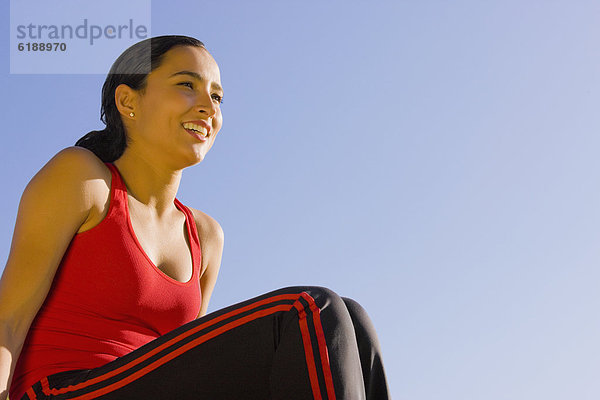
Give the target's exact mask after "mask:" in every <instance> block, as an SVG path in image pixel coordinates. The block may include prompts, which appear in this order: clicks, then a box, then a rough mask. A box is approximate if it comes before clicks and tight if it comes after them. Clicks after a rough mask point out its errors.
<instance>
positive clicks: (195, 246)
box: [174, 198, 202, 277]
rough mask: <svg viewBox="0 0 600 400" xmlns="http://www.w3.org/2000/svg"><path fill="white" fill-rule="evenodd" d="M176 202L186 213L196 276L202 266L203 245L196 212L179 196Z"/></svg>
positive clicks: (194, 274)
mask: <svg viewBox="0 0 600 400" xmlns="http://www.w3.org/2000/svg"><path fill="white" fill-rule="evenodd" d="M174 203H175V206H176V207H177V208H179V209H180V210H181V211H182V212H183V213H184V214H185V222H186V226H187V232H188V237H189V238H190V246H191V250H192V257H193V259H194V271H193V272H192V274H193V276H194V277H197V276H198V273H199V271H200V269H201V268H202V265H201V263H202V247H201V246H200V236H199V235H198V227H197V226H196V220H195V219H194V214H193V213H192V212H191V211H190V209H189V208H187V207H186V206H185V205H183V204H182V203H181V202H180V201H179V200H177V198H175V201H174Z"/></svg>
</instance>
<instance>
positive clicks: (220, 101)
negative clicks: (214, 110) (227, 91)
mask: <svg viewBox="0 0 600 400" xmlns="http://www.w3.org/2000/svg"><path fill="white" fill-rule="evenodd" d="M212 98H213V100H215V101H216V102H217V103H219V104H221V103H223V96H219V95H218V94H216V93H215V94H213V95H212Z"/></svg>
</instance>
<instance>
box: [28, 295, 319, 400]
mask: <svg viewBox="0 0 600 400" xmlns="http://www.w3.org/2000/svg"><path fill="white" fill-rule="evenodd" d="M310 289H311V288H309V287H289V288H284V289H279V290H276V291H273V292H269V293H266V294H264V295H261V296H258V297H255V298H253V299H250V300H247V301H244V302H241V303H238V304H235V305H233V306H230V307H227V308H224V309H221V310H218V311H215V312H213V313H210V314H208V315H206V316H204V317H202V318H199V319H197V320H194V321H192V322H190V323H188V324H185V325H183V326H181V327H179V328H177V329H175V330H174V331H172V332H169V333H168V334H166V335H163V336H161V337H159V338H157V339H155V340H153V341H152V342H150V343H148V344H146V345H144V346H142V347H140V348H139V349H136V350H134V351H133V352H131V353H129V354H127V355H125V356H123V357H120V358H118V359H116V360H114V361H112V362H110V363H108V364H106V365H104V366H101V367H99V368H95V369H92V370H82V371H72V372H67V373H62V374H56V375H52V376H49V377H47V378H45V380H42V381H40V382H38V383H37V384H36V385H34V388H33V389H34V391H35V392H36V393H37V394H38V398H44V397H42V396H46V398H52V399H57V400H58V399H81V400H83V399H95V398H102V399H108V400H124V399H127V400H136V399H149V398H152V399H182V400H184V399H188V398H189V399H202V398H206V399H211V400H217V399H231V398H244V399H266V398H269V397H270V379H271V370H272V364H273V359H274V358H275V357H274V356H275V352H276V350H277V346H278V344H279V340H280V337H279V335H280V332H281V330H282V329H281V328H282V326H284V325H290V324H296V325H298V319H297V313H296V312H294V307H296V308H298V306H297V304H298V303H299V299H300V298H301V297H302V293H305V294H306V291H310ZM289 311H292V313H290V312H289ZM291 315H295V316H296V319H295V321H294V318H292V317H291ZM294 331H297V332H298V333H297V334H292V335H291V340H292V341H297V347H298V348H299V349H304V350H302V351H301V352H298V354H297V356H298V357H297V358H298V360H296V361H295V365H297V369H298V380H299V382H300V383H301V384H300V386H302V387H307V388H310V386H311V382H310V381H309V379H310V378H309V375H310V373H309V371H307V367H306V364H307V363H306V360H305V359H304V355H305V354H306V353H307V352H306V351H305V350H306V343H305V342H306V340H304V343H303V333H304V332H301V329H295V330H294ZM289 340H290V337H286V341H289ZM309 344H310V343H309ZM314 353H315V354H317V355H318V353H319V350H318V349H315V351H314ZM290 362H291V363H294V361H293V360H290Z"/></svg>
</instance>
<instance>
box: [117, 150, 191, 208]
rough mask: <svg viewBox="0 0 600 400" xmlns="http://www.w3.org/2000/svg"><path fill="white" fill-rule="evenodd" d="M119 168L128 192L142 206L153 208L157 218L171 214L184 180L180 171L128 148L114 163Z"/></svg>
mask: <svg viewBox="0 0 600 400" xmlns="http://www.w3.org/2000/svg"><path fill="white" fill-rule="evenodd" d="M113 164H114V165H116V167H117V168H118V169H119V172H120V173H121V176H122V177H123V180H124V182H125V186H126V187H127V192H128V193H129V195H130V196H132V197H134V198H135V199H136V200H137V201H138V202H139V203H141V204H143V205H145V206H147V207H148V208H151V209H153V210H154V211H155V212H156V214H157V216H161V215H163V214H165V213H166V212H169V211H172V210H173V208H174V204H173V201H174V200H175V196H176V195H177V190H178V189H179V182H180V181H181V171H182V170H181V169H174V168H173V167H169V166H167V165H165V164H161V163H160V160H156V159H154V158H152V159H150V157H147V156H146V157H145V156H144V154H141V153H137V152H135V151H132V150H130V149H126V150H125V152H124V153H123V155H122V156H121V157H120V158H119V159H118V160H116V161H115V162H114V163H113Z"/></svg>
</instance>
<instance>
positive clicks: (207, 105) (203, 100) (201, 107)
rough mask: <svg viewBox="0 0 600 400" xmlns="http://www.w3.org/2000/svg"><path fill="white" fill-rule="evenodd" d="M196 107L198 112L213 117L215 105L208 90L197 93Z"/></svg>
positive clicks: (215, 110) (215, 111)
mask: <svg viewBox="0 0 600 400" xmlns="http://www.w3.org/2000/svg"><path fill="white" fill-rule="evenodd" d="M196 109H197V110H198V112H200V113H201V114H205V115H206V116H207V117H209V118H211V117H213V116H214V115H215V114H216V113H217V105H215V102H214V101H213V99H212V97H211V94H210V92H208V91H203V92H202V94H199V95H198V102H197V104H196Z"/></svg>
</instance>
